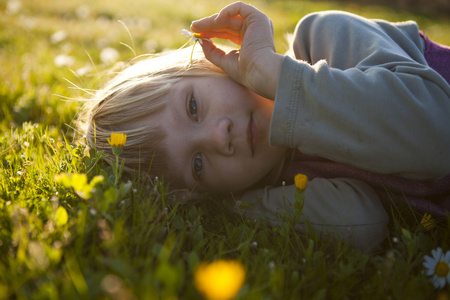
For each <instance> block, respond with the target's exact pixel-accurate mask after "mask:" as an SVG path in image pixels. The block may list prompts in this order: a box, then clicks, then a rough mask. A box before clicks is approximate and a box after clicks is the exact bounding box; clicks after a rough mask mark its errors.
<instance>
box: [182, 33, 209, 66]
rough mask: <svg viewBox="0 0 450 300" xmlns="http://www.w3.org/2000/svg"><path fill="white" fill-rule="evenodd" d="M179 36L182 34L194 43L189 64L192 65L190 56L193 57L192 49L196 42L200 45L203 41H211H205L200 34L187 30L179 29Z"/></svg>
mask: <svg viewBox="0 0 450 300" xmlns="http://www.w3.org/2000/svg"><path fill="white" fill-rule="evenodd" d="M181 34H184V35H185V36H188V37H190V38H191V39H192V40H193V41H194V46H192V52H191V64H192V56H193V55H194V47H195V44H197V42H199V43H200V44H203V40H206V41H211V40H210V39H205V38H203V37H202V34H201V33H196V32H191V31H189V30H187V29H181Z"/></svg>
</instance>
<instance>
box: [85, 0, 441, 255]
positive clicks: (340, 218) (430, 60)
mask: <svg viewBox="0 0 450 300" xmlns="http://www.w3.org/2000/svg"><path fill="white" fill-rule="evenodd" d="M191 30H192V31H194V32H197V33H201V36H202V38H203V39H202V50H203V53H202V52H201V51H198V52H195V53H194V57H193V59H192V61H191V60H190V55H191V49H184V50H177V51H174V52H170V53H167V54H162V55H159V56H156V57H152V58H150V59H147V60H144V61H141V62H138V63H136V64H134V65H132V66H130V67H129V68H127V69H126V70H124V71H123V72H121V73H120V74H118V75H117V76H116V77H115V78H114V79H113V80H111V81H110V82H109V84H108V85H107V86H106V87H105V88H104V89H102V90H101V91H99V93H98V95H97V97H96V99H95V100H96V101H93V102H92V107H91V108H90V110H88V114H87V120H86V123H87V129H86V137H87V141H88V143H89V144H90V145H91V146H92V147H96V149H97V150H102V151H105V153H107V154H108V155H109V158H107V159H109V160H112V161H113V156H112V154H111V151H110V147H109V145H108V144H107V142H106V139H107V137H108V136H109V135H110V134H111V132H123V133H126V134H127V144H126V146H125V148H124V151H123V153H122V154H121V158H122V159H125V164H126V171H127V172H128V173H130V174H136V175H138V176H142V175H150V176H159V177H163V178H164V180H165V181H166V182H168V183H169V184H170V187H171V188H173V189H178V188H184V189H187V190H188V191H191V192H204V191H205V192H209V193H214V194H220V195H224V196H229V195H232V197H233V199H235V203H236V205H235V210H236V212H239V213H242V214H243V215H244V216H246V217H248V218H251V219H261V218H268V219H269V220H270V221H271V222H272V223H273V224H275V225H276V224H279V217H280V214H282V213H285V212H286V210H288V211H289V210H291V209H293V207H294V205H293V203H294V201H295V198H296V197H295V194H296V187H295V185H293V184H292V182H293V178H294V176H295V174H297V173H299V172H300V173H304V174H306V175H307V176H308V178H309V182H308V184H307V186H306V189H305V190H304V192H303V193H304V194H303V196H304V203H303V211H302V218H301V220H300V221H299V223H298V224H297V225H296V228H297V229H298V230H300V231H306V230H310V229H312V230H314V231H315V232H316V233H318V234H322V235H325V234H330V235H334V236H337V237H338V238H343V239H346V240H348V241H349V242H351V243H352V244H353V245H354V246H355V247H358V248H360V249H362V250H364V251H370V250H372V249H374V247H376V246H377V245H379V244H380V242H381V241H383V239H384V238H385V236H386V225H387V223H388V216H387V213H386V211H385V209H384V207H383V205H382V203H383V202H386V201H397V200H405V201H407V203H408V204H410V205H411V206H412V207H413V208H415V209H417V210H418V211H419V212H431V213H434V214H435V215H440V216H443V215H445V214H446V213H448V211H450V177H449V175H448V174H450V85H449V81H450V74H449V70H450V49H449V48H448V47H446V46H442V45H438V44H435V43H433V42H431V41H430V40H429V39H428V38H427V37H426V36H425V35H424V34H423V33H421V32H420V31H419V29H418V27H417V25H416V24H415V23H414V22H404V23H395V24H394V23H389V22H386V21H381V20H368V19H364V18H362V17H359V16H356V15H352V14H349V13H344V12H321V13H314V14H310V15H308V16H306V17H304V18H303V19H302V20H301V21H300V22H299V23H298V26H297V28H296V31H295V34H294V36H293V40H292V47H291V50H290V51H289V55H281V54H278V53H277V52H276V50H275V46H274V40H273V28H272V23H271V21H270V19H269V18H268V17H267V16H266V15H265V14H263V13H262V12H260V11H259V10H257V9H256V8H254V7H253V6H250V5H247V4H245V3H241V2H237V3H233V4H231V5H229V6H227V7H225V8H224V9H223V10H222V11H221V12H220V13H218V14H215V15H213V16H210V17H207V18H204V19H201V20H198V21H195V22H193V23H192V25H191ZM209 38H220V39H228V40H231V41H233V42H235V43H236V44H238V45H240V49H239V50H233V51H229V52H225V51H224V50H221V49H220V48H217V47H216V46H215V45H214V44H213V43H212V42H211V41H210V40H209ZM443 64H444V65H443ZM283 182H284V184H282V183H283ZM244 202H245V204H246V205H245V208H243V207H244V205H241V204H242V203H244Z"/></svg>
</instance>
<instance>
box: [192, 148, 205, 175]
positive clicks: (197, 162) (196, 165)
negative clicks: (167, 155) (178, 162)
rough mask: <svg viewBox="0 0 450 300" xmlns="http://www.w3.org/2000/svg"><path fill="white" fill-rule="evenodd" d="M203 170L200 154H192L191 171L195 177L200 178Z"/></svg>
mask: <svg viewBox="0 0 450 300" xmlns="http://www.w3.org/2000/svg"><path fill="white" fill-rule="evenodd" d="M202 170H203V161H202V156H201V155H200V154H196V155H195V156H194V160H193V161H192V172H193V173H194V177H195V178H197V179H198V178H200V176H201V175H202Z"/></svg>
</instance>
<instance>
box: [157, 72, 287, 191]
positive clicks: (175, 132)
mask: <svg viewBox="0 0 450 300" xmlns="http://www.w3.org/2000/svg"><path fill="white" fill-rule="evenodd" d="M167 97H168V98H167V105H166V107H165V108H164V110H163V111H161V112H160V113H158V114H157V115H156V116H154V118H152V119H151V120H150V122H151V123H154V124H155V125H158V126H161V128H163V130H165V131H166V133H167V138H166V140H165V143H166V145H165V146H166V149H167V152H168V155H169V166H168V167H169V170H170V171H169V173H170V174H175V175H174V176H173V178H166V179H168V181H169V182H170V183H172V184H174V185H175V186H177V187H186V188H189V189H194V190H196V191H208V192H211V193H227V192H241V191H244V190H246V189H248V188H250V187H252V186H253V185H254V184H256V183H258V182H259V181H260V180H262V179H266V178H267V177H272V178H271V179H274V178H275V176H276V175H278V172H279V170H280V169H281V167H282V165H283V159H284V155H285V151H286V149H285V148H284V147H272V146H270V145H269V127H270V121H271V118H272V111H273V105H274V102H273V101H271V100H268V99H265V98H263V97H260V96H258V95H256V94H255V93H253V92H251V91H250V90H248V89H247V88H245V87H243V86H241V85H240V84H238V83H236V82H235V81H233V80H231V79H229V78H228V77H187V78H184V79H183V80H182V81H181V82H180V83H178V84H177V85H176V86H175V87H174V88H173V89H172V90H171V91H170V92H169V94H168V95H167Z"/></svg>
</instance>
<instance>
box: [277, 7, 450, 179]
mask: <svg viewBox="0 0 450 300" xmlns="http://www.w3.org/2000/svg"><path fill="white" fill-rule="evenodd" d="M293 50H294V53H295V56H296V58H297V59H292V58H289V57H285V58H284V60H283V64H282V69H281V75H280V79H279V83H278V89H277V95H276V100H275V109H274V114H273V119H272V124H271V142H272V144H276V145H284V146H288V147H292V148H297V149H299V150H300V151H301V152H303V153H306V154H313V155H318V156H321V157H325V158H328V159H331V160H333V161H338V162H342V163H346V164H349V165H353V166H356V167H359V168H362V169H366V170H369V171H373V172H378V173H387V174H394V175H399V176H403V177H407V178H412V179H435V178H440V177H442V176H444V175H446V174H449V173H450V151H449V149H450V86H449V85H448V84H447V82H446V81H445V80H444V79H443V78H442V77H441V76H440V75H439V74H438V73H437V72H435V71H434V70H433V69H431V68H430V67H428V65H427V63H426V61H425V59H424V56H423V43H422V41H421V37H420V36H419V33H418V28H417V25H416V24H415V23H413V22H404V23H401V24H392V23H388V22H385V21H379V20H378V21H374V20H367V19H364V18H361V17H358V16H355V15H351V14H348V13H343V12H321V13H315V14H311V15H308V16H307V17H305V18H304V19H302V20H301V21H300V22H299V25H298V27H297V30H296V33H295V37H294V41H293Z"/></svg>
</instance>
